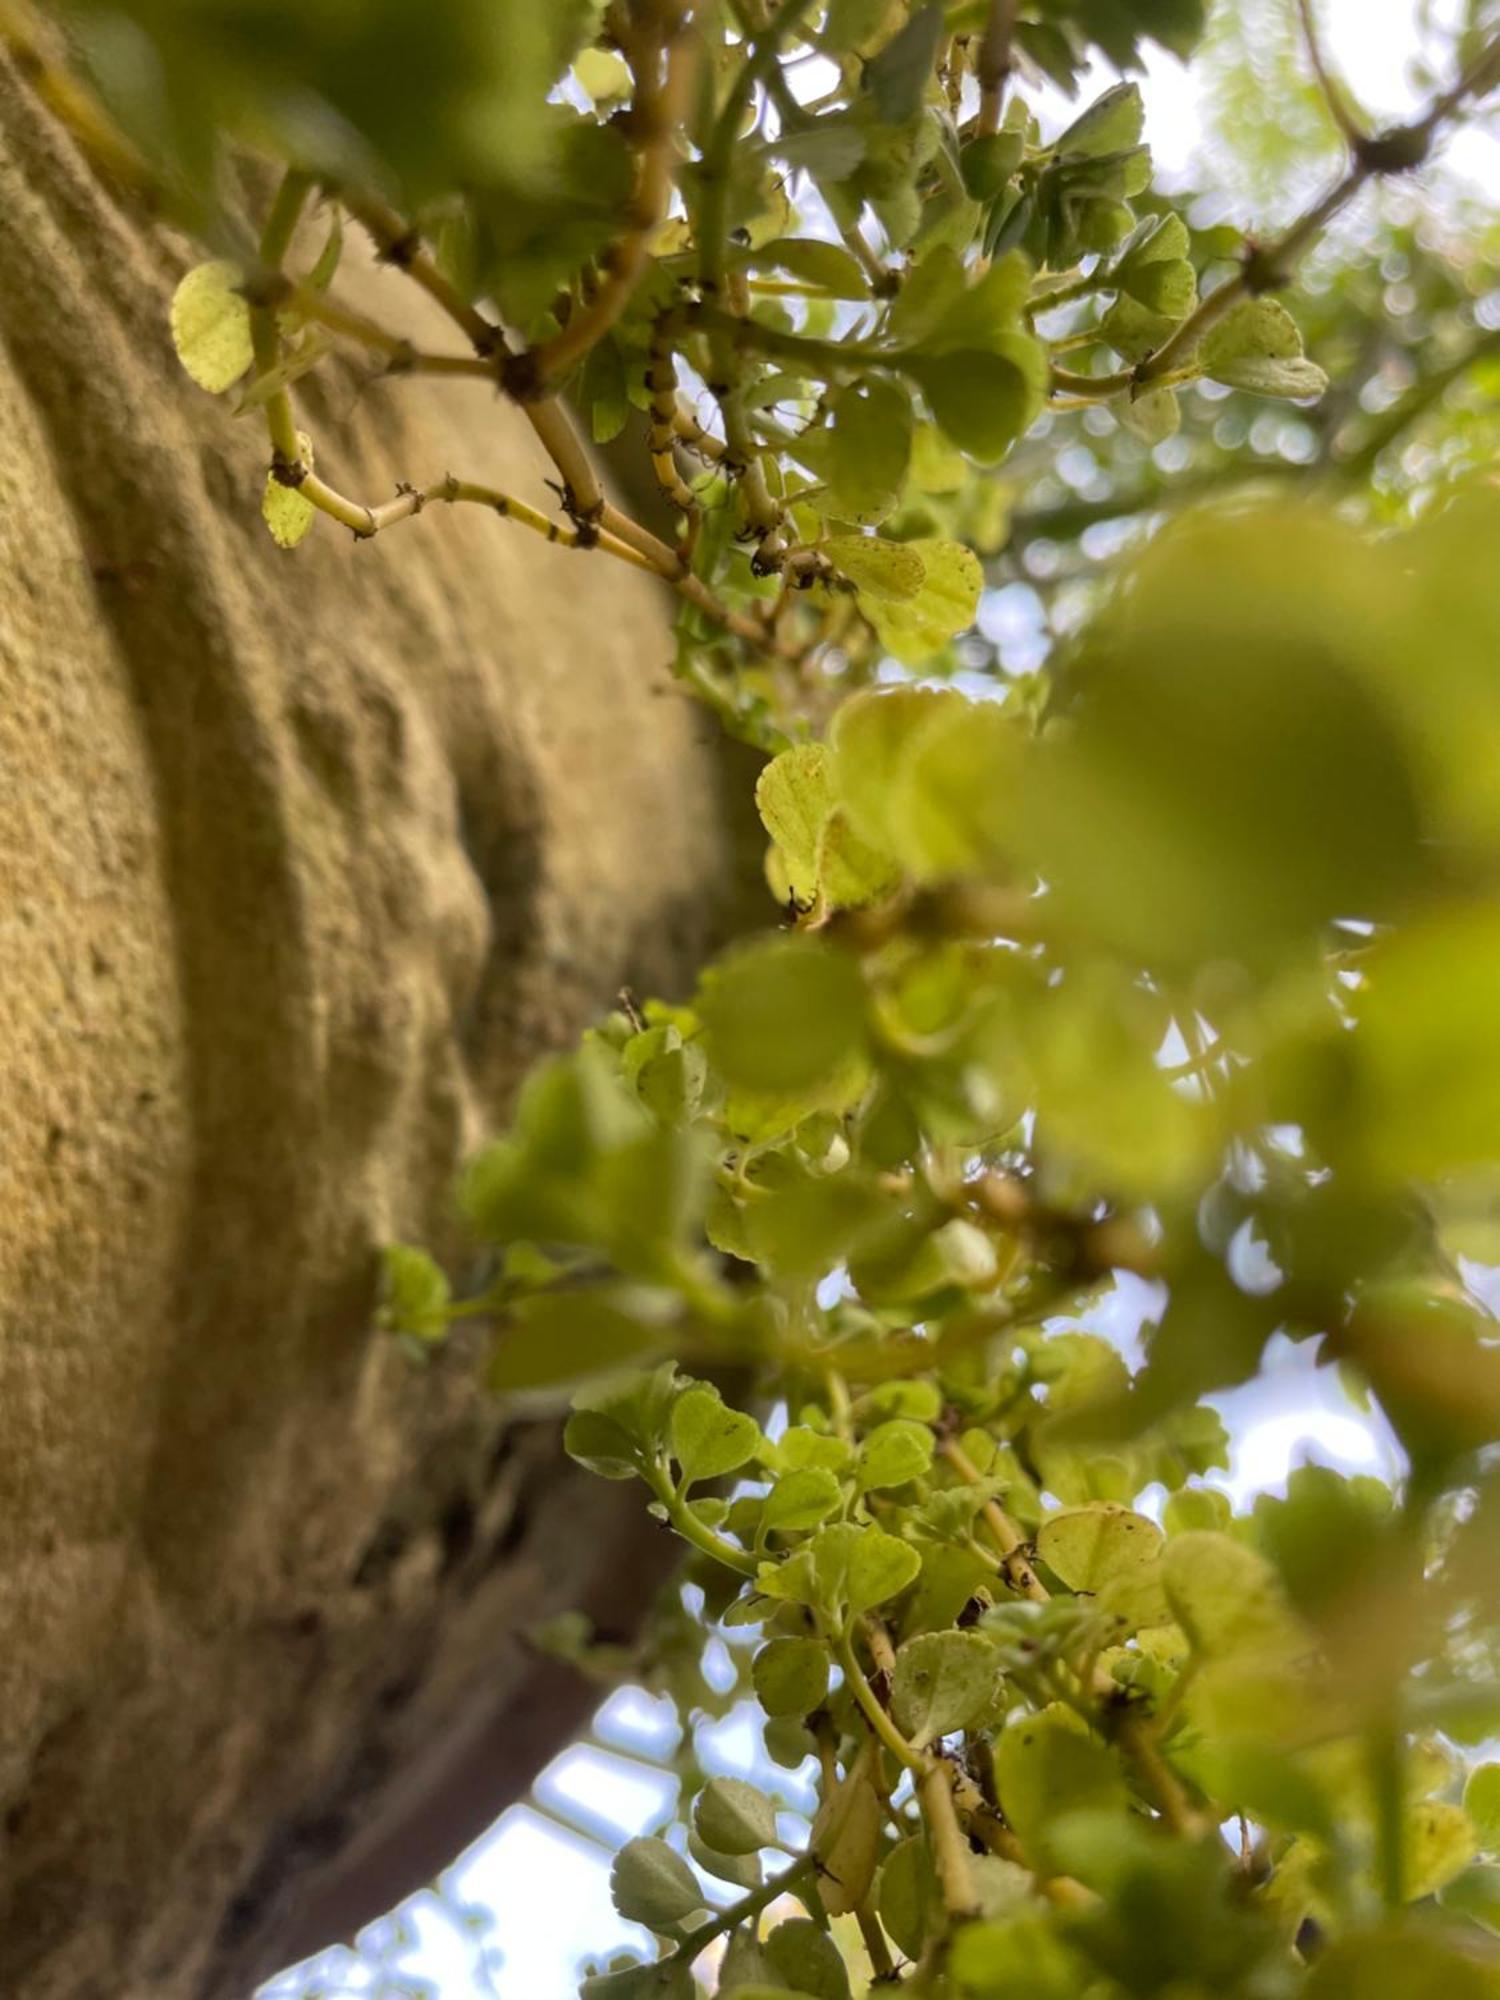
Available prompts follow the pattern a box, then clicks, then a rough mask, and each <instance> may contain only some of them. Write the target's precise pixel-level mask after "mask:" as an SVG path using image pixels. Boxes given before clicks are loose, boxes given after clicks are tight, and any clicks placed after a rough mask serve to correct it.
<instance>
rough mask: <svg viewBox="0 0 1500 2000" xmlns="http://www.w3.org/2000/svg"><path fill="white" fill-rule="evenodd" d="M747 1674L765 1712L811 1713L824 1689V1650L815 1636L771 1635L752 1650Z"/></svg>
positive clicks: (825, 1688)
mask: <svg viewBox="0 0 1500 2000" xmlns="http://www.w3.org/2000/svg"><path fill="white" fill-rule="evenodd" d="M750 1677H751V1679H752V1681H753V1682H754V1684H755V1692H756V1695H757V1696H758V1697H759V1700H760V1705H761V1707H762V1708H763V1709H764V1710H765V1711H766V1714H767V1715H770V1716H774V1717H786V1716H803V1715H811V1713H812V1711H813V1710H814V1709H815V1708H817V1707H818V1706H819V1704H820V1703H821V1702H822V1701H823V1698H824V1696H825V1695H826V1694H827V1693H828V1653H827V1650H826V1648H824V1647H823V1646H822V1645H820V1644H819V1642H818V1641H817V1640H816V1639H772V1640H770V1641H768V1643H767V1644H766V1645H764V1646H762V1647H761V1649H760V1651H759V1652H758V1653H757V1654H756V1656H755V1659H754V1661H753V1663H752V1665H751V1668H750Z"/></svg>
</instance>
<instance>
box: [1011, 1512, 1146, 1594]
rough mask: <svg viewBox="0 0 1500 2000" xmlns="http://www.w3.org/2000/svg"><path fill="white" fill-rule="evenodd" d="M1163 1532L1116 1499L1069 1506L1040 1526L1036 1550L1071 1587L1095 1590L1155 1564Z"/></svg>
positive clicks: (1050, 1567)
mask: <svg viewBox="0 0 1500 2000" xmlns="http://www.w3.org/2000/svg"><path fill="white" fill-rule="evenodd" d="M1161 1547H1162V1532H1161V1529H1160V1528H1158V1527H1157V1525H1156V1523H1155V1522H1154V1521H1152V1520H1148V1518H1147V1517H1146V1516H1145V1515H1144V1514H1135V1513H1132V1512H1131V1510H1130V1509H1129V1508H1128V1507H1120V1506H1117V1505H1116V1504H1115V1503H1113V1502H1112V1501H1107V1500H1101V1501H1095V1502H1094V1503H1093V1504H1092V1505H1090V1506H1087V1507H1069V1508H1066V1509H1065V1510H1064V1511H1063V1512H1062V1513H1060V1514H1051V1515H1049V1516H1048V1517H1047V1519H1046V1520H1045V1521H1043V1523H1042V1525H1041V1527H1040V1528H1039V1529H1038V1530H1037V1537H1036V1549H1037V1554H1038V1555H1039V1556H1040V1557H1041V1559H1042V1561H1043V1562H1044V1563H1045V1564H1046V1565H1047V1567H1048V1569H1050V1570H1052V1571H1054V1572H1055V1573H1056V1575H1058V1576H1060V1577H1061V1578H1062V1580H1063V1582H1064V1583H1065V1584H1066V1585H1067V1586H1068V1588H1069V1590H1076V1591H1087V1592H1090V1593H1096V1592H1098V1591H1100V1590H1102V1589H1103V1588H1104V1587H1105V1585H1106V1584H1109V1583H1112V1582H1114V1581H1115V1580H1116V1579H1117V1578H1119V1577H1121V1576H1124V1575H1126V1574H1128V1573H1130V1572H1131V1571H1135V1570H1140V1569H1146V1568H1152V1567H1154V1566H1155V1564H1156V1562H1157V1560H1158V1557H1159V1556H1160V1553H1161Z"/></svg>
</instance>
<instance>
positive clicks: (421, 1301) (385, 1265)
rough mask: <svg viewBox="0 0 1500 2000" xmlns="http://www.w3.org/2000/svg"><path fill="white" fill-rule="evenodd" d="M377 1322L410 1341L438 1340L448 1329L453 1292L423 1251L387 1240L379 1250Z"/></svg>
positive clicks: (431, 1259)
mask: <svg viewBox="0 0 1500 2000" xmlns="http://www.w3.org/2000/svg"><path fill="white" fill-rule="evenodd" d="M380 1262H381V1280H380V1298H381V1306H380V1317H381V1323H382V1325H384V1326H388V1327H389V1328H390V1329H391V1330H392V1332H394V1333H406V1334H410V1335H411V1337H412V1338H413V1339H414V1340H441V1339H442V1337H443V1335H444V1334H445V1333H446V1332H447V1331H448V1319H449V1309H450V1307H451V1306H452V1303H453V1293H452V1288H451V1287H450V1285H449V1283H448V1280H447V1277H446V1276H445V1274H444V1273H443V1271H442V1269H441V1268H440V1266H439V1265H438V1264H437V1262H436V1261H435V1260H434V1259H433V1258H431V1257H429V1256H428V1254H427V1252H426V1251H425V1250H414V1249H412V1248H411V1247H410V1246H409V1245H408V1244H405V1243H389V1244H387V1245H386V1247H385V1249H384V1250H382V1251H381V1253H380Z"/></svg>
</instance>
